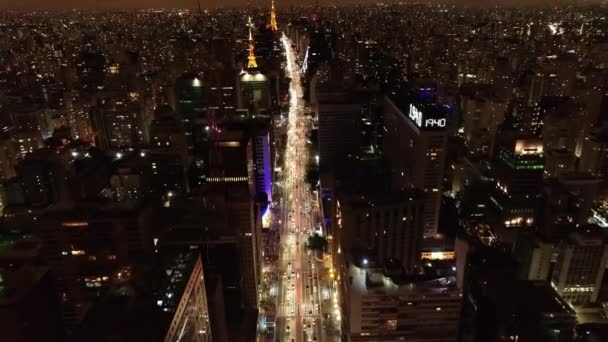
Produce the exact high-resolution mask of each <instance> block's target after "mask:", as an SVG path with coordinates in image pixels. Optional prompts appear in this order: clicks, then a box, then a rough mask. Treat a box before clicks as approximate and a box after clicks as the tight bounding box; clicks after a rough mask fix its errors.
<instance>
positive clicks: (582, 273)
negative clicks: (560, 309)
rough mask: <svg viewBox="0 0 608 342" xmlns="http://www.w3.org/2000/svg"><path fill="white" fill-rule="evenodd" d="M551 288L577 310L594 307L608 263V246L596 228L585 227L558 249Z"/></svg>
mask: <svg viewBox="0 0 608 342" xmlns="http://www.w3.org/2000/svg"><path fill="white" fill-rule="evenodd" d="M557 254H558V257H557V262H556V264H555V270H554V271H553V275H552V277H551V285H552V286H553V287H554V288H555V289H556V290H557V292H558V293H559V294H560V296H561V297H562V298H564V299H565V300H566V301H568V302H569V303H570V304H572V305H574V306H583V305H585V304H589V303H595V302H596V301H597V298H598V294H599V291H600V287H601V285H602V279H603V277H604V272H605V270H606V262H607V261H608V245H607V244H606V242H605V239H604V237H603V235H602V232H601V230H600V229H599V227H597V226H585V227H582V228H580V229H579V230H578V231H577V232H574V233H572V234H570V236H569V237H568V238H567V239H566V240H564V241H562V242H561V243H560V244H559V246H558V247H557Z"/></svg>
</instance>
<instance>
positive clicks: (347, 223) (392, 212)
mask: <svg viewBox="0 0 608 342" xmlns="http://www.w3.org/2000/svg"><path fill="white" fill-rule="evenodd" d="M423 203H424V197H423V195H422V194H421V193H418V192H416V191H410V192H396V191H393V192H389V193H377V194H370V193H367V194H366V193H344V192H340V193H339V194H338V199H337V203H336V218H337V226H336V227H335V228H334V230H333V235H332V236H333V239H336V242H338V246H337V248H338V251H339V252H338V253H337V254H342V253H343V254H344V255H352V254H353V251H366V252H367V253H369V257H370V258H371V259H373V260H377V261H379V262H385V261H388V260H398V261H399V262H400V263H401V265H402V266H403V267H404V269H405V270H406V271H408V272H411V271H413V270H414V269H415V267H416V266H417V265H418V264H419V261H420V252H421V243H422V235H423V220H422V218H423V216H422V215H423ZM337 254H336V255H337ZM338 257H339V256H336V258H338Z"/></svg>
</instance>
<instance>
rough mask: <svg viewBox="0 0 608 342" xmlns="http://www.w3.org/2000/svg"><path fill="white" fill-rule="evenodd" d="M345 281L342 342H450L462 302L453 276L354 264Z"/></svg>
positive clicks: (454, 333) (452, 339)
mask: <svg viewBox="0 0 608 342" xmlns="http://www.w3.org/2000/svg"><path fill="white" fill-rule="evenodd" d="M363 263H365V260H364V261H363ZM344 279H345V280H344V281H342V284H343V289H344V290H343V293H342V297H343V311H342V312H344V316H343V319H342V320H343V322H342V325H343V330H342V333H343V336H344V337H345V339H346V340H348V341H398V340H400V339H404V338H405V339H407V340H412V341H421V342H423V341H429V342H430V341H434V342H439V341H445V342H448V341H454V339H455V336H456V335H457V333H458V326H459V319H460V310H461V301H462V293H461V292H460V290H459V289H458V288H457V287H456V280H455V278H454V276H445V277H438V276H435V277H432V276H429V277H424V276H412V277H408V276H399V275H391V274H388V273H387V272H386V268H385V270H384V271H383V270H382V269H374V268H371V267H365V266H356V265H354V264H353V265H351V266H350V267H349V269H348V273H347V274H346V275H345V277H344Z"/></svg>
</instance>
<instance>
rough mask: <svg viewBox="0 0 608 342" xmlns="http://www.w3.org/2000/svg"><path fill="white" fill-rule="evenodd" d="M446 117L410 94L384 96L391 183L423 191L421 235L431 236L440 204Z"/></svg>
mask: <svg viewBox="0 0 608 342" xmlns="http://www.w3.org/2000/svg"><path fill="white" fill-rule="evenodd" d="M446 127H447V119H446V115H445V111H444V110H443V108H441V107H440V106H437V105H434V104H429V103H424V102H421V101H418V100H417V96H416V95H413V94H409V95H407V96H403V95H401V96H399V97H394V98H389V97H385V98H384V129H385V132H386V133H385V135H384V152H385V156H386V158H387V159H388V161H389V164H390V167H391V179H392V183H393V187H395V188H397V189H407V188H417V189H420V190H422V191H424V196H425V201H424V215H423V222H424V235H425V237H430V236H433V235H435V234H436V233H437V228H438V224H439V206H440V204H441V193H442V188H443V186H442V184H443V174H444V167H445V156H446V144H447V130H446Z"/></svg>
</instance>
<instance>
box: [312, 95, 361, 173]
mask: <svg viewBox="0 0 608 342" xmlns="http://www.w3.org/2000/svg"><path fill="white" fill-rule="evenodd" d="M318 96H319V103H318V105H317V106H316V112H317V117H318V118H319V164H320V165H321V168H323V169H328V170H331V169H334V168H336V167H338V166H339V165H340V164H341V163H342V162H344V161H345V159H347V158H353V157H355V156H357V155H359V152H360V150H361V118H362V110H363V106H362V105H361V104H360V103H359V101H358V100H357V99H355V98H353V97H351V96H348V94H347V93H345V92H329V93H322V94H319V95H318Z"/></svg>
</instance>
